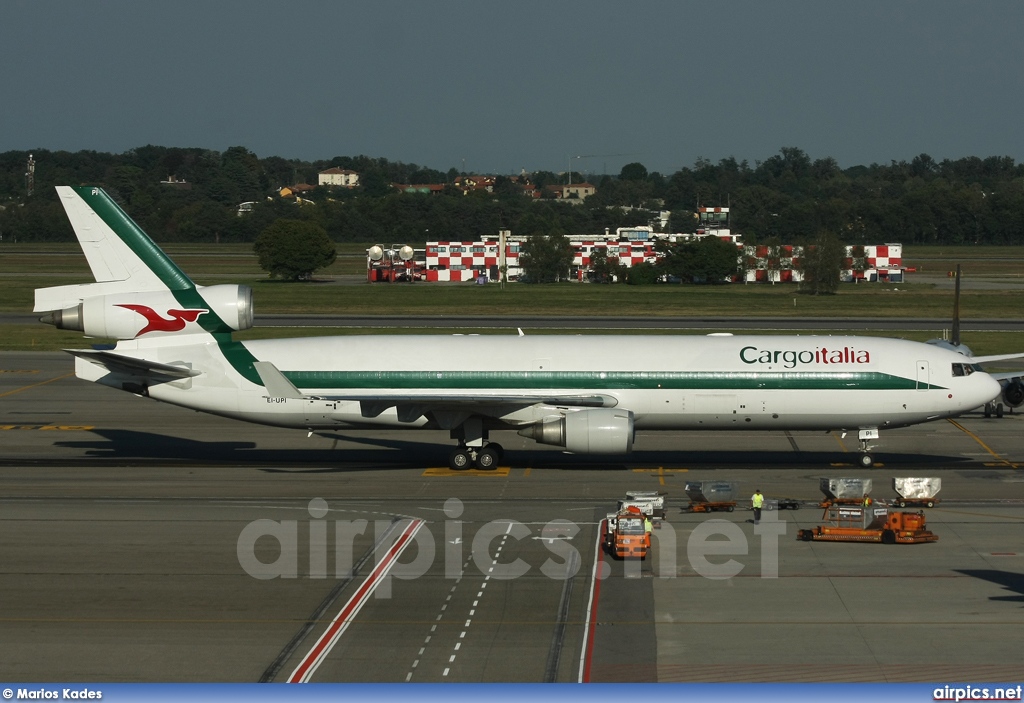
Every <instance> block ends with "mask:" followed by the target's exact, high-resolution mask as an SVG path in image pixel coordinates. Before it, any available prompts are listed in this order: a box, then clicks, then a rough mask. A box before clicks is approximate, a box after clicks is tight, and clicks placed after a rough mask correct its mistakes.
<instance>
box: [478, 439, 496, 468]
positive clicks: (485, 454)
mask: <svg viewBox="0 0 1024 703" xmlns="http://www.w3.org/2000/svg"><path fill="white" fill-rule="evenodd" d="M476 465H477V467H478V468H481V469H483V470H484V471H490V470H491V469H493V468H495V467H497V465H498V452H496V451H494V448H493V447H491V446H490V445H488V446H486V447H484V448H483V449H481V450H480V451H479V452H477V455H476Z"/></svg>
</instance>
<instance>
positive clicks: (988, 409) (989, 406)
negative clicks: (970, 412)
mask: <svg viewBox="0 0 1024 703" xmlns="http://www.w3.org/2000/svg"><path fill="white" fill-rule="evenodd" d="M985 417H992V403H985Z"/></svg>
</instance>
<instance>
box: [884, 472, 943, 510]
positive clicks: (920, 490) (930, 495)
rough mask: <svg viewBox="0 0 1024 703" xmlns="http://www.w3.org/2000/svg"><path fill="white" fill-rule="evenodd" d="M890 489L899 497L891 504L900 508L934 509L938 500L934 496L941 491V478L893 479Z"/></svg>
mask: <svg viewBox="0 0 1024 703" xmlns="http://www.w3.org/2000/svg"><path fill="white" fill-rule="evenodd" d="M892 489H893V490H894V491H896V495H897V496H899V497H898V498H896V499H895V500H894V501H893V502H894V503H895V504H896V505H898V506H900V507H901V508H908V507H911V508H934V507H935V506H936V505H938V504H939V501H940V500H941V499H940V498H936V497H935V496H936V495H937V494H938V492H939V491H940V490H941V489H942V479H941V478H925V477H905V478H894V479H893V480H892Z"/></svg>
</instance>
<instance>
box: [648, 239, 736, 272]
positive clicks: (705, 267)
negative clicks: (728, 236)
mask: <svg viewBox="0 0 1024 703" xmlns="http://www.w3.org/2000/svg"><path fill="white" fill-rule="evenodd" d="M739 259H740V251H739V249H737V248H736V245H735V244H733V243H732V242H727V241H725V240H722V239H719V238H718V237H704V238H703V239H698V240H696V241H689V242H679V243H677V244H676V245H675V246H673V247H670V248H669V249H668V251H667V252H666V255H665V258H664V259H663V260H662V262H661V268H662V270H663V271H665V272H666V273H669V274H671V275H673V276H678V277H679V278H680V279H681V280H682V281H683V282H684V283H724V282H725V281H726V280H727V279H729V278H731V277H732V276H735V275H736V273H737V271H738V270H739Z"/></svg>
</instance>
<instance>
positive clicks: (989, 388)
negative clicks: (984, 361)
mask: <svg viewBox="0 0 1024 703" xmlns="http://www.w3.org/2000/svg"><path fill="white" fill-rule="evenodd" d="M974 375H975V376H982V379H980V380H981V381H982V383H980V384H979V386H978V398H979V400H978V405H984V404H985V403H987V402H989V401H990V400H995V399H996V398H998V397H999V396H1000V395H1002V393H1003V387H1002V386H1001V385H999V381H997V380H996V379H994V378H992V377H991V376H989V375H988V374H987V373H982V374H974Z"/></svg>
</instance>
